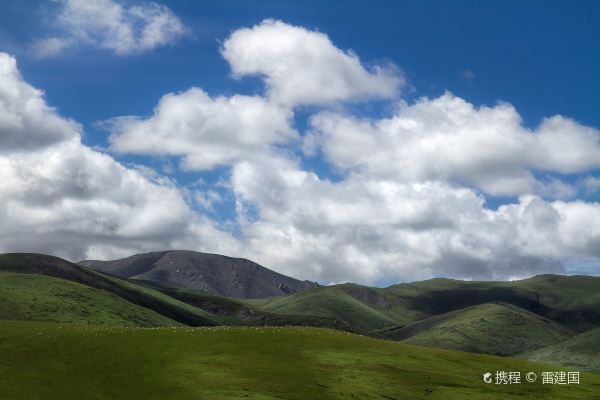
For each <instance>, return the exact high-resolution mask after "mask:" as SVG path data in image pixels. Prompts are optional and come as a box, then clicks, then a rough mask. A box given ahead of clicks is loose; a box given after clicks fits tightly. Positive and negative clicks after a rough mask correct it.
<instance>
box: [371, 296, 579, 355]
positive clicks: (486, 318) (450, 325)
mask: <svg viewBox="0 0 600 400" xmlns="http://www.w3.org/2000/svg"><path fill="white" fill-rule="evenodd" d="M381 333H382V334H383V335H384V336H385V337H388V338H390V339H394V340H402V341H404V342H405V343H410V344H417V345H421V346H430V347H439V348H446V349H454V350H462V351H470V352H475V353H485V354H494V355H503V356H506V355H515V354H519V353H522V352H524V351H530V350H533V349H538V348H541V347H544V346H548V345H550V344H554V343H558V342H561V341H563V340H566V339H568V338H570V337H571V336H573V332H572V331H570V330H569V329H567V328H565V327H563V326H562V325H559V324H557V323H556V322H553V321H551V320H549V319H547V318H544V317H541V316H539V315H537V314H533V313H531V312H529V311H526V310H523V309H522V308H519V307H516V306H513V305H509V304H503V303H487V304H481V305H477V306H472V307H467V308H464V309H461V310H457V311H451V312H449V313H445V314H441V315H436V316H434V317H430V318H427V319H424V320H422V321H419V322H415V323H414V324H411V325H408V326H405V327H402V328H396V329H389V330H386V331H382V332H381Z"/></svg>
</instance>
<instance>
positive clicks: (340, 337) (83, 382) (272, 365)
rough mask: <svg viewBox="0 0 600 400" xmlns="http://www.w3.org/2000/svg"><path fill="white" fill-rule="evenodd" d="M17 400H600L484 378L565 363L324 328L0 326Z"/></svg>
mask: <svg viewBox="0 0 600 400" xmlns="http://www.w3.org/2000/svg"><path fill="white" fill-rule="evenodd" d="M0 359H2V360H3V362H2V363H0V388H2V393H1V395H2V398H3V399H7V400H55V399H61V400H71V399H77V400H80V399H96V400H102V399H128V400H136V399H144V400H153V399H160V400H179V399H181V400H183V399H185V400H188V399H235V398H249V399H265V400H266V399H270V400H274V399H289V400H295V399H297V400H307V399H319V400H321V399H322V400H328V399H361V400H369V399H380V400H381V399H443V400H453V399H469V400H478V399H489V400H492V399H494V400H503V399H514V398H520V399H525V400H527V399H545V400H546V399H561V400H562V399H574V400H576V399H582V400H584V399H585V400H597V399H600V375H597V374H586V373H584V374H582V376H581V384H580V385H570V386H561V387H559V386H555V385H542V384H541V383H540V382H536V383H531V384H528V383H523V384H520V385H493V384H489V385H488V384H485V383H483V382H482V380H481V374H482V373H483V372H486V371H496V370H505V371H515V370H518V371H522V372H526V371H535V372H537V373H538V374H539V373H540V372H541V371H545V370H549V371H553V370H556V369H557V368H556V367H548V366H543V365H541V364H536V363H531V362H528V361H523V360H517V359H511V358H500V357H494V356H487V355H478V354H469V353H461V352H455V351H450V350H438V349H427V348H422V347H418V346H410V345H405V344H401V343H395V342H391V341H385V340H379V339H373V338H369V337H364V336H359V335H353V334H349V333H342V332H339V331H333V330H325V329H314V328H250V327H237V328H232V327H205V328H153V329H140V328H107V327H94V326H83V325H73V324H53V323H33V322H7V321H1V322H0Z"/></svg>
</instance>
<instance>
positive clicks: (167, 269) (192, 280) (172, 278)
mask: <svg viewBox="0 0 600 400" xmlns="http://www.w3.org/2000/svg"><path fill="white" fill-rule="evenodd" d="M77 264H79V265H82V266H85V267H88V268H91V269H95V270H97V271H101V272H105V273H109V274H111V275H116V276H120V277H122V278H128V279H137V280H147V281H153V282H157V283H160V284H166V285H174V286H178V287H183V288H188V289H195V290H200V291H202V292H205V293H207V294H211V295H219V296H225V297H237V298H247V299H252V298H265V297H276V296H285V295H289V294H293V293H299V292H303V291H306V290H310V289H313V288H316V287H319V286H320V285H319V284H318V283H316V282H311V281H306V280H305V281H301V280H298V279H295V278H291V277H289V276H286V275H283V274H280V273H278V272H275V271H272V270H270V269H268V268H266V267H263V266H262V265H260V264H258V263H255V262H253V261H251V260H247V259H245V258H236V257H229V256H224V255H221V254H212V253H201V252H195V251H190V250H166V251H158V252H150V253H141V254H134V255H132V256H129V257H125V258H121V259H117V260H108V261H100V260H83V261H79V262H78V263H77Z"/></svg>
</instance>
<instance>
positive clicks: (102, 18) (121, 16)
mask: <svg viewBox="0 0 600 400" xmlns="http://www.w3.org/2000/svg"><path fill="white" fill-rule="evenodd" d="M58 3H59V7H60V11H59V13H58V15H57V16H56V20H55V23H56V25H57V28H58V29H59V31H60V32H61V33H60V35H58V36H55V37H48V38H43V39H39V40H37V41H35V42H34V43H33V51H34V53H35V54H36V55H37V56H39V57H51V56H56V55H58V54H60V53H62V52H64V51H65V50H67V49H69V48H72V47H73V46H78V45H89V46H93V47H98V48H103V49H108V50H111V51H113V52H115V53H116V54H118V55H129V54H138V53H143V52H145V51H149V50H152V49H154V48H157V47H161V46H165V45H168V44H171V43H173V42H174V41H176V40H177V39H179V38H180V37H181V36H183V35H185V34H186V32H187V28H186V27H185V26H184V25H183V23H182V22H181V21H180V20H179V18H178V17H177V16H176V15H175V14H173V12H172V11H171V10H170V9H169V8H167V7H166V6H164V5H160V4H157V3H154V2H150V3H142V4H139V5H131V6H124V5H122V4H120V3H119V2H117V1H113V0H58Z"/></svg>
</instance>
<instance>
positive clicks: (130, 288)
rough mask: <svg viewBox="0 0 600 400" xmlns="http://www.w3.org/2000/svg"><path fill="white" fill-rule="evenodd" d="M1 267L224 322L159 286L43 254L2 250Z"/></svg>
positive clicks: (176, 315) (176, 316) (197, 321)
mask: <svg viewBox="0 0 600 400" xmlns="http://www.w3.org/2000/svg"><path fill="white" fill-rule="evenodd" d="M0 271H7V272H17V273H24V274H35V275H46V276H51V277H56V278H61V279H64V280H68V281H72V282H77V283H80V284H83V285H86V286H89V287H92V288H96V289H101V290H105V291H107V292H110V293H113V294H115V295H117V296H119V297H121V298H122V299H124V300H126V301H129V302H131V303H133V304H136V305H139V306H141V307H144V308H147V309H150V310H152V311H154V312H156V313H158V314H161V315H164V316H166V317H167V318H170V319H173V320H175V321H178V322H180V323H182V324H185V325H192V326H205V325H218V324H220V323H222V321H221V317H220V316H216V315H213V314H211V313H209V312H207V311H204V310H201V309H199V308H197V307H194V306H192V305H189V304H186V303H184V302H182V301H179V300H177V299H174V298H172V297H170V296H168V295H166V294H164V293H162V292H160V291H158V290H155V289H152V288H149V287H146V286H143V285H140V284H137V283H134V282H131V281H128V280H126V279H121V278H117V277H114V276H111V275H107V274H103V273H100V272H96V271H93V270H91V269H88V268H85V267H81V266H79V265H76V264H73V263H70V262H68V261H65V260H62V259H60V258H57V257H52V256H47V255H41V254H21V253H19V254H14V253H13V254H2V255H0Z"/></svg>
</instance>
